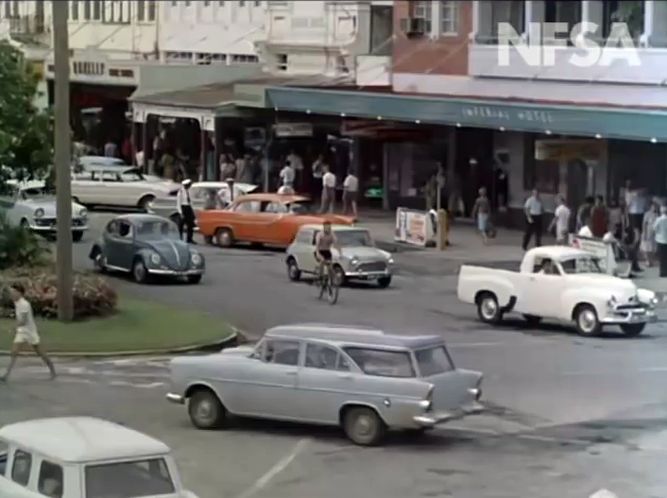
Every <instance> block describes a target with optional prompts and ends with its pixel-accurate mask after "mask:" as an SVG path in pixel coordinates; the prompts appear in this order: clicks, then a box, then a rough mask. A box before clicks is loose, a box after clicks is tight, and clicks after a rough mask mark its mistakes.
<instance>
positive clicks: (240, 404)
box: [223, 338, 301, 419]
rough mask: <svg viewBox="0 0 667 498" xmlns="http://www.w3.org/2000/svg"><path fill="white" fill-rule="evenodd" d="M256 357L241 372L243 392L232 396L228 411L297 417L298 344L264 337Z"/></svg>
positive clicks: (251, 414)
mask: <svg viewBox="0 0 667 498" xmlns="http://www.w3.org/2000/svg"><path fill="white" fill-rule="evenodd" d="M257 356H258V358H257V361H255V362H251V363H250V364H249V365H248V367H247V368H246V369H245V370H244V372H243V377H244V378H243V379H242V380H243V382H244V384H245V386H246V392H245V395H244V396H243V397H240V396H239V397H236V396H235V397H234V399H233V400H231V405H232V406H230V410H232V411H233V412H235V413H238V414H239V415H250V416H256V417H267V418H282V419H300V417H299V413H298V408H297V407H296V405H295V402H296V400H297V393H296V378H297V371H298V368H299V367H298V365H299V358H300V356H301V343H300V342H299V341H295V340H287V339H274V338H266V339H264V340H263V341H262V343H261V345H260V347H259V348H258V352H257ZM223 396H224V395H223Z"/></svg>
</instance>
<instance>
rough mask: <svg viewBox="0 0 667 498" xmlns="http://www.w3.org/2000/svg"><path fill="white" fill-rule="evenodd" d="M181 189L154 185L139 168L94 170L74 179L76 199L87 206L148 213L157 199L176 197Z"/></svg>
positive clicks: (168, 184)
mask: <svg viewBox="0 0 667 498" xmlns="http://www.w3.org/2000/svg"><path fill="white" fill-rule="evenodd" d="M179 188H180V185H178V184H177V183H174V182H171V181H150V180H147V179H146V177H145V176H144V175H143V173H141V171H140V170H139V169H137V168H125V169H121V168H118V167H116V166H91V167H90V168H89V169H88V170H86V171H84V172H82V173H79V174H74V175H73V176H72V197H73V198H74V200H75V201H76V202H79V203H81V204H84V205H87V206H119V207H134V208H136V207H138V208H141V209H143V210H144V211H145V210H146V209H147V208H148V205H149V204H150V203H151V202H152V201H153V200H155V199H156V198H157V197H161V196H165V195H173V196H176V193H177V192H178V189H179Z"/></svg>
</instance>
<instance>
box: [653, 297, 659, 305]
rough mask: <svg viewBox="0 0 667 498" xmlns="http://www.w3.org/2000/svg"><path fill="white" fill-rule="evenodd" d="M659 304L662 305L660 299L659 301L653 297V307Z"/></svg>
mask: <svg viewBox="0 0 667 498" xmlns="http://www.w3.org/2000/svg"><path fill="white" fill-rule="evenodd" d="M658 304H660V299H658V298H657V297H655V296H653V297H652V298H651V306H657V305H658Z"/></svg>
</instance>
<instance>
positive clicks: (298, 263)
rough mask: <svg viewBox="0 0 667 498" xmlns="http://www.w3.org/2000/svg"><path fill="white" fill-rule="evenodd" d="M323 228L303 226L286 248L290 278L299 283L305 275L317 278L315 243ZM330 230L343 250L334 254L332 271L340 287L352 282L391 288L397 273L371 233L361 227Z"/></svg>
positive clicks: (343, 227) (334, 226)
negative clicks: (365, 282) (392, 279)
mask: <svg viewBox="0 0 667 498" xmlns="http://www.w3.org/2000/svg"><path fill="white" fill-rule="evenodd" d="M321 230H322V225H304V226H302V227H301V228H300V229H299V232H298V233H297V235H296V237H295V238H294V242H292V244H291V245H290V246H289V247H288V248H287V259H286V262H287V276H288V277H289V279H290V280H292V281H297V280H299V279H300V278H301V275H302V274H303V273H306V274H310V275H315V274H316V273H317V270H318V267H319V265H318V262H317V260H316V259H315V239H316V237H317V234H318V233H319V232H320V231H321ZM331 230H332V231H333V233H334V235H335V236H336V240H337V241H338V244H339V245H340V247H341V249H342V254H340V253H339V252H338V251H337V250H335V249H334V250H333V251H332V253H333V270H334V274H335V275H336V278H337V279H338V282H339V284H341V285H342V284H344V283H345V282H346V281H349V280H367V281H375V282H377V284H378V285H379V286H380V287H382V288H385V287H389V284H391V277H392V273H393V271H394V268H393V267H394V260H393V259H392V257H391V255H390V254H389V253H388V252H386V251H383V250H382V249H378V248H377V247H375V244H374V243H373V239H372V238H371V234H370V232H369V231H368V230H367V229H365V228H361V227H355V226H347V225H332V226H331Z"/></svg>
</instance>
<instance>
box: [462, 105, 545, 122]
mask: <svg viewBox="0 0 667 498" xmlns="http://www.w3.org/2000/svg"><path fill="white" fill-rule="evenodd" d="M461 114H463V117H465V118H472V119H474V118H481V119H485V118H486V119H496V120H500V121H506V122H508V123H509V122H512V121H519V122H522V123H542V124H549V123H553V122H554V121H555V118H554V116H553V114H552V113H551V112H549V111H540V110H525V109H521V110H518V109H507V108H500V107H494V106H485V105H472V106H465V107H463V108H462V109H461Z"/></svg>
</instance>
